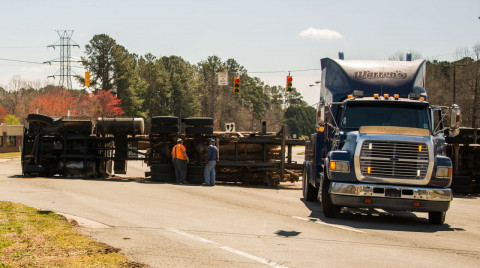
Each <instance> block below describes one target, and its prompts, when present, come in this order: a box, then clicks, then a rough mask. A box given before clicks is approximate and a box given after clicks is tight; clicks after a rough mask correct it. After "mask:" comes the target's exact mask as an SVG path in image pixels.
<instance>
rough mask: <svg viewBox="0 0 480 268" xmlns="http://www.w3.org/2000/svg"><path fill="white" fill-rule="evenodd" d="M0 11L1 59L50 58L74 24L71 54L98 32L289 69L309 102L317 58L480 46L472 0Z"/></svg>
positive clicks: (2, 66) (139, 44)
mask: <svg viewBox="0 0 480 268" xmlns="http://www.w3.org/2000/svg"><path fill="white" fill-rule="evenodd" d="M0 10H1V11H2V13H1V16H0V36H1V38H0V59H15V60H23V61H32V62H44V61H48V60H51V59H55V58H58V57H59V51H58V49H57V50H53V49H52V48H47V46H48V45H52V44H55V43H56V42H57V40H58V35H57V32H56V31H55V30H74V34H73V37H72V39H73V41H75V42H76V43H77V44H78V45H80V49H78V48H72V56H73V57H76V58H78V57H80V56H82V55H83V52H84V48H85V45H86V44H87V43H88V41H89V40H90V39H91V38H92V37H93V36H94V35H95V34H100V33H105V34H107V35H109V36H110V37H112V38H113V39H115V40H116V41H117V43H119V44H120V45H123V46H124V47H125V48H126V49H128V50H129V51H130V52H132V53H136V54H139V55H144V54H146V53H152V54H153V55H155V56H157V57H161V56H170V55H177V56H181V57H183V58H184V59H186V60H187V61H189V62H190V63H192V64H195V63H197V62H199V61H201V60H204V59H206V58H207V57H208V56H211V55H217V56H219V57H220V58H222V59H223V60H224V61H225V60H227V59H228V58H234V59H235V60H237V62H239V63H240V64H241V65H243V66H244V67H245V68H246V69H247V70H248V71H249V72H251V75H252V76H257V77H260V78H261V79H262V80H264V81H265V82H266V83H267V84H270V85H282V86H285V85H284V84H285V77H286V75H287V74H288V71H292V73H291V74H292V76H293V86H294V87H296V88H297V90H298V91H299V92H300V93H301V94H302V95H303V96H304V99H305V100H306V101H307V102H308V103H310V104H313V103H315V102H317V101H318V98H319V93H318V87H309V84H313V83H314V82H315V81H317V80H319V79H320V76H321V72H320V70H318V69H319V68H320V59H321V58H323V57H337V53H338V51H344V53H345V58H346V59H376V60H385V59H387V58H388V57H389V56H391V55H392V54H394V53H395V52H396V51H403V52H406V51H409V50H413V51H416V52H418V53H420V54H421V55H422V57H424V58H428V59H439V60H455V59H456V55H455V53H456V50H457V49H459V48H471V47H472V46H473V45H474V44H475V43H477V42H480V19H479V17H480V1H478V0H456V1H452V0H450V1H446V0H436V1H434V0H431V1H427V0H404V1H386V0H385V1H380V0H375V1H369V0H364V1H354V0H351V1H340V0H337V1H324V0H316V1H281V0H277V1H270V0H264V1H262V0H253V1H250V0H246V1H225V0H224V1H213V0H210V1H193V0H192V1H187V0H183V1H182V0H177V1H160V0H157V1H122V0H117V1H113V0H112V1H102V0H96V1H91V0H82V1H69V0H63V1H60V0H43V1H22V0H16V1H12V0H8V1H6V0H0ZM301 33H303V34H301ZM310 69H314V70H310ZM315 69H317V70H315ZM298 70H310V71H298ZM57 71H58V66H48V65H40V64H30V63H15V62H9V61H4V60H0V86H3V87H8V84H9V81H10V79H11V77H13V76H15V75H20V76H21V77H22V78H23V79H26V80H38V79H40V80H46V77H47V76H48V75H52V74H55V73H56V72H57ZM73 71H74V72H76V73H77V74H83V72H84V70H83V69H81V68H73ZM272 71H278V72H275V73H269V72H272ZM427 71H428V70H427ZM49 82H53V83H55V82H58V79H57V80H52V79H50V80H49ZM427 90H428V89H427Z"/></svg>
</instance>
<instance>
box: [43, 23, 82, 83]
mask: <svg viewBox="0 0 480 268" xmlns="http://www.w3.org/2000/svg"><path fill="white" fill-rule="evenodd" d="M57 33H58V36H59V37H60V39H59V40H58V41H57V42H56V43H55V44H54V45H50V46H47V47H53V49H55V47H60V58H58V59H54V60H51V61H48V62H46V63H49V64H51V63H52V62H59V63H60V71H59V73H55V74H54V75H51V76H49V77H53V78H54V79H55V75H58V76H60V80H59V83H58V86H59V87H63V88H67V89H72V68H71V66H70V64H71V62H72V57H71V48H72V47H78V48H80V46H79V45H78V44H77V43H75V41H73V40H72V35H73V30H57Z"/></svg>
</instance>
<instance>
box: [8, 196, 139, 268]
mask: <svg viewBox="0 0 480 268" xmlns="http://www.w3.org/2000/svg"><path fill="white" fill-rule="evenodd" d="M6 267H144V265H143V264H140V263H136V262H132V261H129V260H128V259H127V258H126V257H125V256H123V255H122V254H120V253H119V249H117V248H114V247H111V246H109V245H106V244H103V243H99V242H96V241H94V240H92V239H90V238H88V237H86V236H84V235H82V234H80V233H79V232H77V231H76V230H74V227H72V225H71V224H70V223H69V222H68V221H67V220H66V219H65V218H64V217H63V216H60V215H58V214H55V213H53V212H51V211H40V210H37V209H34V208H31V207H27V206H24V205H21V204H16V203H12V202H1V201H0V268H6Z"/></svg>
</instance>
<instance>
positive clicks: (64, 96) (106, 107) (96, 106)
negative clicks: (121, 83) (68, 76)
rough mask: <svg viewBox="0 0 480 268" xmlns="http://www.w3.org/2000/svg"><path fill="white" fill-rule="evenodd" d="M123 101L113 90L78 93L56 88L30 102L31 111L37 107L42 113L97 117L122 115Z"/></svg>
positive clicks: (33, 111)
mask: <svg viewBox="0 0 480 268" xmlns="http://www.w3.org/2000/svg"><path fill="white" fill-rule="evenodd" d="M121 103H122V101H121V100H120V99H119V98H117V97H116V96H114V95H113V94H112V92H111V90H107V91H103V90H100V91H99V92H97V93H95V94H93V93H91V94H78V93H77V92H75V91H70V90H65V89H61V88H55V89H53V90H50V91H48V92H46V93H45V94H42V95H40V96H38V97H36V98H35V99H34V100H33V101H32V102H31V103H30V109H29V111H30V113H35V112H36V109H38V112H39V113H40V114H44V115H50V116H67V114H68V110H70V115H71V116H82V117H89V118H94V119H96V118H97V117H99V116H108V117H114V116H121V115H123V114H124V111H123V110H122V108H121V107H120V104H121Z"/></svg>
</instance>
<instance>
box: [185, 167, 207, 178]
mask: <svg viewBox="0 0 480 268" xmlns="http://www.w3.org/2000/svg"><path fill="white" fill-rule="evenodd" d="M204 171H205V167H204V166H187V177H188V176H189V175H202V176H203V173H204Z"/></svg>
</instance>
